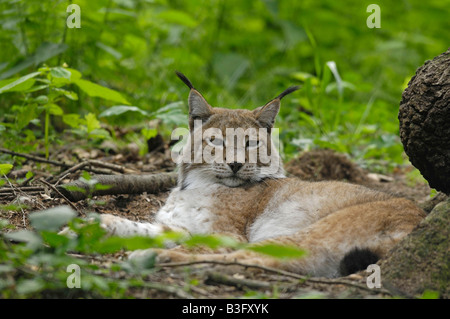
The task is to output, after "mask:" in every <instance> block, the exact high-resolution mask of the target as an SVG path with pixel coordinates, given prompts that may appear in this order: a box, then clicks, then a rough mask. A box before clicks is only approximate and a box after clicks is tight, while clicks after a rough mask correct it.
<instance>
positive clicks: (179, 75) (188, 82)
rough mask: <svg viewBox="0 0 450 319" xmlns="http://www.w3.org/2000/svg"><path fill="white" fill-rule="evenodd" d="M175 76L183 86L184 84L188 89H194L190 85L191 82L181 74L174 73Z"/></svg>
mask: <svg viewBox="0 0 450 319" xmlns="http://www.w3.org/2000/svg"><path fill="white" fill-rule="evenodd" d="M175 74H176V75H177V76H178V77H179V78H180V80H181V81H183V83H184V84H186V85H187V86H188V87H189V88H190V89H194V86H193V85H192V83H191V81H189V79H188V78H187V77H186V75H184V74H183V73H181V72H179V71H175Z"/></svg>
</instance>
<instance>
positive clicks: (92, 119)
mask: <svg viewBox="0 0 450 319" xmlns="http://www.w3.org/2000/svg"><path fill="white" fill-rule="evenodd" d="M84 118H85V120H86V127H87V132H88V133H91V132H92V131H93V130H95V129H99V128H100V122H99V121H98V120H97V117H96V116H95V114H94V113H89V114H87V115H86V116H85V117H84Z"/></svg>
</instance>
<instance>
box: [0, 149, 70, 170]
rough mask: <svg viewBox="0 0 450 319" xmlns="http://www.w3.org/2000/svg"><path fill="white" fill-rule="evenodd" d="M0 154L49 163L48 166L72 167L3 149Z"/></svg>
mask: <svg viewBox="0 0 450 319" xmlns="http://www.w3.org/2000/svg"><path fill="white" fill-rule="evenodd" d="M0 152H1V153H6V154H10V155H15V156H20V157H23V158H26V159H29V160H32V161H35V162H41V163H47V164H52V165H55V166H60V167H70V165H68V164H66V163H63V162H57V161H53V160H49V159H46V158H43V157H39V156H34V155H29V154H24V153H17V152H14V151H10V150H8V149H6V148H2V147H0Z"/></svg>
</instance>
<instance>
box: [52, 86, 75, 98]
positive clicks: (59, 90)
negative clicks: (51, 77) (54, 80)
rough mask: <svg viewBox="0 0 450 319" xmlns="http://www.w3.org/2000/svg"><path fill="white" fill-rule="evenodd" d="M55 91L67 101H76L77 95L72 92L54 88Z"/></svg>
mask: <svg viewBox="0 0 450 319" xmlns="http://www.w3.org/2000/svg"><path fill="white" fill-rule="evenodd" d="M55 91H56V92H60V93H62V94H63V95H64V96H65V97H67V98H68V99H70V100H72V101H77V100H78V95H77V94H76V93H75V92H73V91H68V90H64V89H60V88H55Z"/></svg>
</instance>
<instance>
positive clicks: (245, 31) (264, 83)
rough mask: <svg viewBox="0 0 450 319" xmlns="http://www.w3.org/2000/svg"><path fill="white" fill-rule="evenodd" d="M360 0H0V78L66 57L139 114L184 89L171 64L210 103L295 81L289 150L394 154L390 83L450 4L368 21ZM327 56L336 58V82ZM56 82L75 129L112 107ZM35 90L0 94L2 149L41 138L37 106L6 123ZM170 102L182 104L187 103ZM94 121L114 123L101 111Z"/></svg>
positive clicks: (272, 91)
mask: <svg viewBox="0 0 450 319" xmlns="http://www.w3.org/2000/svg"><path fill="white" fill-rule="evenodd" d="M372 2H373V1H359V0H347V1H331V0H321V1H294V0H291V1H289V0H286V1H276V0H259V1H238V0H211V1H201V0H191V1H182V0H96V1H87V0H79V1H38V0H27V1H17V0H14V1H12V0H1V1H0V8H1V15H0V25H1V33H0V43H1V50H0V80H5V79H11V78H18V77H19V76H23V75H26V74H29V73H31V72H34V71H36V70H37V69H38V68H39V67H42V65H43V64H44V63H45V64H46V65H48V66H49V67H58V66H62V65H63V64H64V63H65V64H66V65H67V66H68V67H69V68H71V69H73V70H78V71H79V72H80V73H81V74H82V76H83V79H86V80H90V81H92V82H94V83H97V84H99V85H101V86H104V87H108V88H111V89H113V90H115V91H118V92H120V94H121V96H123V97H124V100H125V101H127V102H129V104H130V105H132V106H136V107H138V108H139V109H138V110H143V111H144V112H148V113H145V114H150V113H151V112H155V111H156V110H158V109H160V108H161V107H163V106H166V105H168V104H170V103H173V102H177V101H183V102H184V101H185V100H186V97H187V89H186V87H185V86H184V85H183V84H182V83H181V82H180V81H179V80H178V79H177V78H176V76H175V75H174V71H175V70H179V71H181V72H183V73H185V74H186V75H187V76H188V77H189V78H190V79H191V81H192V82H193V83H194V85H195V86H196V88H198V89H199V90H200V91H201V92H203V94H204V95H205V97H206V98H207V99H208V101H209V102H210V104H212V105H213V106H226V107H239V108H247V107H248V108H253V107H256V106H259V105H261V104H264V103H266V102H267V101H268V100H270V99H271V98H273V97H275V96H276V95H278V94H279V93H280V92H281V91H282V90H284V89H285V88H287V87H288V86H290V85H293V84H300V85H302V89H301V91H300V92H298V93H295V95H291V96H290V97H289V98H287V99H286V100H285V101H283V102H284V103H283V107H282V110H281V113H280V117H279V120H278V126H279V127H280V129H281V138H282V141H283V142H284V143H283V145H284V147H285V155H286V157H287V158H289V157H290V156H293V155H295V154H297V153H298V151H299V150H301V149H310V148H314V147H328V148H332V149H336V150H338V151H341V152H345V153H348V154H350V155H351V156H352V157H353V158H355V159H356V160H360V162H363V163H365V164H367V163H369V164H370V161H371V160H373V159H378V160H380V159H381V160H383V159H384V160H389V161H391V162H393V163H402V161H404V158H402V146H401V144H400V143H399V139H398V137H397V135H398V121H397V111H398V105H399V101H400V98H401V93H402V90H403V89H404V88H405V87H406V85H407V82H408V81H409V79H410V78H411V76H412V75H414V72H415V70H416V68H417V67H419V66H420V65H422V64H423V63H424V61H425V60H426V59H431V58H433V57H434V56H436V55H438V54H440V53H442V52H443V51H445V50H446V49H447V47H448V46H449V44H450V41H449V40H450V34H449V32H448V30H449V29H450V23H449V21H450V20H449V19H448V17H449V16H450V15H449V13H450V9H449V8H450V6H449V2H448V1H439V0H435V1H420V0H408V1H401V2H394V1H377V4H378V5H379V6H380V8H381V28H380V29H370V28H368V27H367V25H366V19H367V18H368V16H369V15H370V14H371V13H368V12H366V9H367V6H368V5H369V4H370V3H372ZM71 3H75V4H78V5H79V6H80V8H81V28H79V29H77V28H72V29H70V28H67V26H66V19H67V17H68V16H69V14H70V13H71V12H66V9H67V6H68V5H69V4H71ZM328 61H334V62H335V65H336V68H337V72H338V74H339V76H340V78H341V79H342V81H338V80H337V78H336V75H335V74H334V73H333V72H331V69H330V68H329V67H328V66H327V64H326V62H328ZM5 83H9V82H3V85H4V84H5ZM0 84H1V83H0ZM3 85H0V86H3ZM67 86H68V88H67V90H69V92H72V93H71V94H72V97H74V96H75V97H76V98H70V96H69V97H68V98H64V99H59V100H58V103H56V104H57V105H58V106H59V107H60V108H61V110H62V112H63V114H71V116H72V118H70V117H69V118H68V119H67V118H66V119H65V121H64V123H65V124H63V128H67V125H69V126H72V127H76V126H77V125H79V126H81V125H85V126H87V124H86V123H87V122H88V121H89V119H90V120H91V121H93V120H95V119H96V117H98V116H99V115H100V114H101V113H102V112H104V111H105V110H107V109H108V108H109V107H111V106H115V105H118V104H117V99H112V100H113V101H111V100H108V99H105V98H102V97H104V95H105V94H106V95H108V92H106V93H105V92H103V93H105V94H103V95H102V94H100V95H99V94H97V95H96V94H90V93H93V92H92V90H94V91H95V90H96V89H98V87H96V88H93V89H92V90H91V92H89V91H88V90H83V89H82V88H81V86H80V85H78V86H76V85H74V84H73V83H69V84H67ZM339 88H342V90H343V91H342V92H339ZM40 94H41V95H42V94H43V95H46V96H48V94H49V88H45V89H41V90H40V91H39V90H37V91H34V92H28V93H24V92H7V93H3V94H0V138H1V140H2V142H3V143H6V146H11V145H13V144H17V139H19V138H21V139H22V143H21V146H22V147H26V145H27V144H28V145H33V148H36V147H38V146H41V145H42V141H43V140H44V135H45V134H44V132H43V131H44V130H45V129H44V124H42V123H43V122H44V121H45V120H44V119H43V115H39V114H36V118H37V120H35V121H34V122H33V119H31V118H30V119H28V118H26V119H25V120H22V122H24V121H25V124H28V122H30V123H31V124H33V125H31V126H26V125H23V127H22V128H20V129H18V130H17V127H16V128H15V129H16V130H17V132H16V131H14V134H12V135H11V134H10V136H8V131H9V132H10V133H11V132H12V131H11V130H10V126H8V125H7V124H8V123H11V122H14V121H17V118H20V117H21V114H24V113H27V109H28V108H29V107H30V105H31V104H32V103H31V102H30V97H33V98H36V97H38V96H40ZM24 96H26V98H25V99H24ZM99 96H100V98H99ZM66 97H67V96H66ZM41 100H42V98H41ZM114 100H115V101H114ZM18 101H21V102H20V103H19V102H18ZM38 102H39V101H38ZM44 102H45V101H44ZM33 103H34V102H33ZM122 104H123V103H120V104H119V105H122ZM20 107H22V109H20ZM17 110H19V111H17ZM46 110H47V111H48V107H47V109H46ZM182 110H183V111H182V112H181V113H183V114H187V110H186V106H185V107H184V108H183V109H182ZM47 111H46V112H47ZM53 111H54V109H53ZM53 111H49V113H50V115H51V118H49V119H50V120H51V123H53V125H50V127H49V130H50V132H49V134H50V137H49V139H50V141H54V140H55V139H56V137H55V129H58V128H59V129H61V128H60V127H58V125H56V124H55V120H54V119H53V118H55V117H58V116H60V115H61V114H54V113H52V112H53ZM58 112H59V111H58ZM47 113H48V112H47ZM47 113H46V114H47ZM126 113H127V114H128V115H127V116H126V117H122V119H125V121H122V122H121V123H120V124H121V125H126V124H135V123H136V122H138V121H139V120H142V116H141V115H142V114H143V113H139V112H136V111H134V112H132V111H130V112H126ZM73 114H78V115H79V116H80V117H79V118H78V119H77V118H76V117H75V118H74V117H73V116H74V115H73ZM88 114H92V115H89V116H90V118H87V117H86V116H87V115H88ZM94 115H95V116H94ZM124 115H125V114H124ZM169 115H170V116H166V117H164V116H162V117H161V118H162V120H163V122H164V123H165V124H166V133H167V132H169V131H170V129H172V128H174V127H175V126H177V125H183V126H185V125H186V120H185V117H183V116H180V112H178V113H177V112H172V113H170V114H169ZM29 117H31V116H29ZM144 118H145V117H144ZM39 119H40V121H39ZM52 119H53V120H52ZM74 119H75V120H74ZM80 119H81V120H80ZM72 120H74V121H72ZM83 120H84V121H85V122H84V123H83V122H82V121H83ZM71 121H72V122H71ZM99 121H100V122H101V123H109V124H117V123H112V122H113V121H112V118H108V117H103V118H102V117H100V118H99ZM68 122H69V123H68ZM70 122H71V123H72V125H71V123H70ZM22 124H23V123H22ZM94 124H95V125H94V126H92V125H91V131H92V130H94V129H97V128H100V125H99V124H97V123H96V122H94ZM86 131H88V129H87V128H85V129H84V132H86ZM103 133H104V132H103ZM147 133H148V132H147ZM81 135H82V134H80V136H81ZM85 135H86V134H85ZM94 135H95V134H94ZM143 135H146V134H143ZM96 137H101V138H105V135H104V134H103V135H102V134H100V136H96ZM147 137H148V134H147ZM142 138H143V137H142ZM56 140H57V139H56ZM8 141H9V142H8ZM36 142H37V143H36ZM8 143H9V144H8ZM45 144H46V145H48V144H49V142H48V141H47V142H46V143H45ZM50 153H51V150H50Z"/></svg>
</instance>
